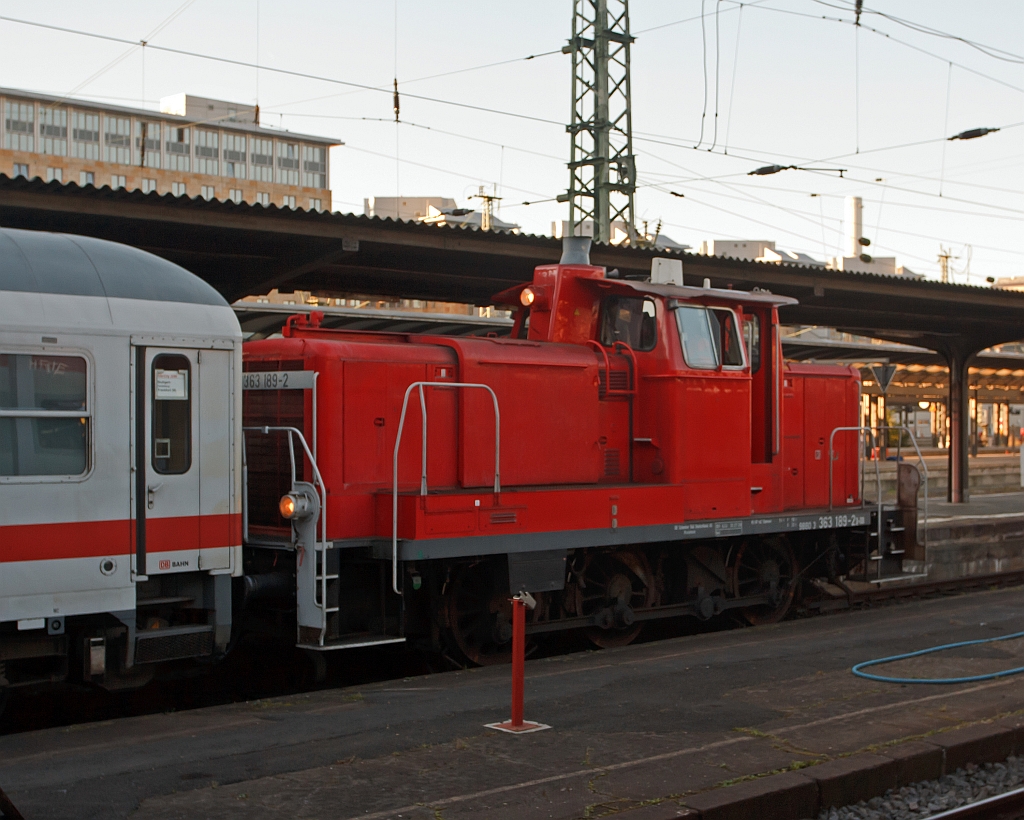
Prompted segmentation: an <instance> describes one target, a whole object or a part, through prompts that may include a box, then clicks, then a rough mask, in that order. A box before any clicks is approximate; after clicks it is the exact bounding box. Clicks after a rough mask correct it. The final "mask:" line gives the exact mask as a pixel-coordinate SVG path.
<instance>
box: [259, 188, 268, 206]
mask: <svg viewBox="0 0 1024 820" xmlns="http://www.w3.org/2000/svg"><path fill="white" fill-rule="evenodd" d="M256 201H257V202H258V203H259V204H260V205H262V206H263V207H264V208H266V207H267V206H268V205H270V194H268V193H265V192H264V191H260V192H259V193H258V194H256Z"/></svg>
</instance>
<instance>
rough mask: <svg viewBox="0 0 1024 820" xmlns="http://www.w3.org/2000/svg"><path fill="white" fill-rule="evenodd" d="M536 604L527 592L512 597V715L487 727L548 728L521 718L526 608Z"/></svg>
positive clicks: (506, 729) (513, 729)
mask: <svg viewBox="0 0 1024 820" xmlns="http://www.w3.org/2000/svg"><path fill="white" fill-rule="evenodd" d="M536 605H537V602H536V601H535V600H534V598H533V596H532V595H530V593H529V592H520V593H519V594H518V595H515V596H513V598H512V717H511V718H510V719H509V720H506V721H503V722H501V723H488V724H486V726H487V728H488V729H497V730H499V731H501V732H511V733H512V734H523V733H526V732H539V731H540V730H541V729H550V728H551V727H550V726H548V725H547V724H545V723H534V722H533V721H530V720H523V695H524V692H525V689H526V608H527V607H529V608H530V609H533V608H534V607H535V606H536Z"/></svg>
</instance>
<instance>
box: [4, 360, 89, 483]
mask: <svg viewBox="0 0 1024 820" xmlns="http://www.w3.org/2000/svg"><path fill="white" fill-rule="evenodd" d="M87 395H88V390H87V382H86V366H85V359H83V358H82V357H81V356H46V355H43V356H39V355H35V356H33V355H29V354H12V353H5V354H0V410H2V411H4V412H3V415H2V416H0V476H44V475H49V476H69V477H70V476H79V475H82V474H84V473H85V472H86V469H87V467H88V453H89V421H90V418H89V416H90V413H89V409H88V404H87Z"/></svg>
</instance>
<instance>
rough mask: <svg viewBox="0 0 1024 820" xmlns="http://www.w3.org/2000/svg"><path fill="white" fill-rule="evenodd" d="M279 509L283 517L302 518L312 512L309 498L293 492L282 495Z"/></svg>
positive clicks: (278, 505)
mask: <svg viewBox="0 0 1024 820" xmlns="http://www.w3.org/2000/svg"><path fill="white" fill-rule="evenodd" d="M277 509H278V510H279V511H280V512H281V517H282V518H288V519H292V518H302V517H303V516H305V515H308V514H309V513H310V512H311V508H310V502H309V499H308V498H306V496H304V495H295V494H293V493H288V494H287V495H284V496H281V500H280V501H279V502H278V504H277Z"/></svg>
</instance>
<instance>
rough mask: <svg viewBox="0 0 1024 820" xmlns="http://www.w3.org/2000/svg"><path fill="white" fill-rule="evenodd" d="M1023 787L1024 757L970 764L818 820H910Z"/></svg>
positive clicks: (827, 812) (826, 812)
mask: <svg viewBox="0 0 1024 820" xmlns="http://www.w3.org/2000/svg"><path fill="white" fill-rule="evenodd" d="M1021 786H1024V757H1009V758H1007V759H1006V761H1005V762H1004V763H986V764H985V765H983V766H976V765H974V764H973V763H969V764H968V765H967V768H966V769H957V770H956V771H955V772H953V774H947V775H946V776H944V777H942V778H940V779H938V780H924V781H922V782H920V783H913V784H911V785H909V786H903V787H902V788H899V789H889V791H887V792H886V793H885V794H884V795H883V796H882V797H872V798H871V799H870V800H868V801H867V802H865V801H863V800H862V801H861V802H859V803H855V804H853V805H851V806H843V807H842V808H838V809H837V808H835V807H832V808H830V809H824V810H823V811H822V812H821V814H819V815H818V820H911V818H919V817H928V816H929V815H932V814H938V813H939V812H943V811H948V810H949V809H955V808H957V807H958V806H962V805H964V804H965V803H973V802H974V801H976V800H984V799H985V798H986V797H994V796H995V795H997V794H1002V793H1003V792H1008V791H1010V790H1012V789H1016V788H1019V787H1021Z"/></svg>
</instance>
